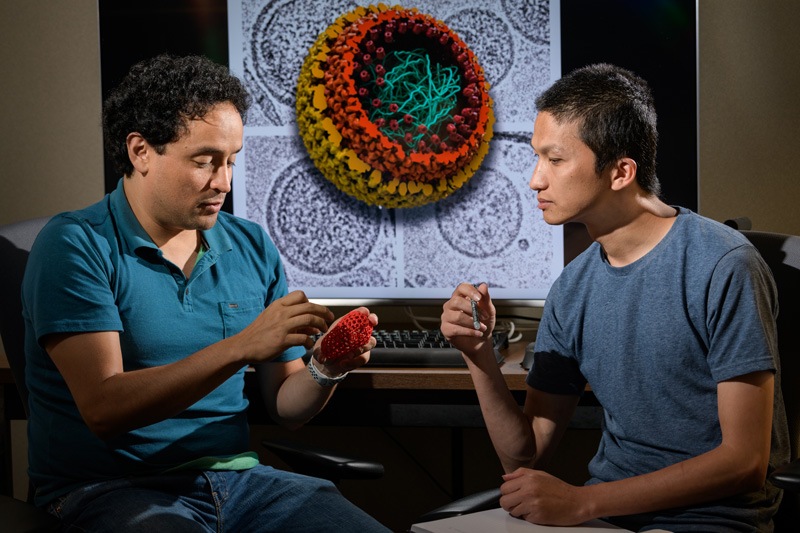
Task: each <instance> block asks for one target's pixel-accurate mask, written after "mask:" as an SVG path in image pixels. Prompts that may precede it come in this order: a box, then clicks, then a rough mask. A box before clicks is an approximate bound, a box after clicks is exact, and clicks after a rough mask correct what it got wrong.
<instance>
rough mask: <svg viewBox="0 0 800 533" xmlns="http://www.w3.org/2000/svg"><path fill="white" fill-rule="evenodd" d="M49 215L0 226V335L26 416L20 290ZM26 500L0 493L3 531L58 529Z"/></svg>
mask: <svg viewBox="0 0 800 533" xmlns="http://www.w3.org/2000/svg"><path fill="white" fill-rule="evenodd" d="M48 220H50V217H42V218H34V219H30V220H25V221H22V222H15V223H13V224H7V225H5V226H0V302H2V305H0V337H2V340H3V347H4V348H5V352H6V356H7V357H8V364H9V366H10V367H11V373H12V374H13V375H14V382H15V383H16V385H17V392H18V393H19V396H20V399H21V400H22V405H23V408H24V409H25V416H28V414H29V413H28V389H27V388H26V387H25V347H24V345H25V333H24V332H25V322H24V320H23V319H22V301H21V298H20V290H21V286H22V275H23V273H24V272H25V264H26V263H27V261H28V252H29V251H30V248H31V245H32V244H33V241H34V239H35V238H36V235H38V234H39V230H41V229H42V227H43V226H44V225H45V223H47V221H48ZM31 501H32V493H31V491H30V490H29V493H28V501H27V502H23V501H21V500H17V499H15V498H12V497H10V496H5V495H0V516H2V520H3V522H4V527H7V528H8V529H7V531H19V532H30V533H40V532H41V533H45V532H49V531H58V530H59V529H61V526H60V522H59V520H58V519H56V518H55V517H54V516H52V515H50V514H48V513H46V512H45V511H43V510H41V509H39V508H38V507H36V506H34V505H33V503H30V502H31Z"/></svg>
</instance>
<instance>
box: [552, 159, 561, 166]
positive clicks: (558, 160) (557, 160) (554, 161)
mask: <svg viewBox="0 0 800 533" xmlns="http://www.w3.org/2000/svg"><path fill="white" fill-rule="evenodd" d="M550 162H551V163H552V164H554V165H555V164H556V163H560V162H561V159H555V158H550Z"/></svg>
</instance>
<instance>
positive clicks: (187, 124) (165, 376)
mask: <svg viewBox="0 0 800 533" xmlns="http://www.w3.org/2000/svg"><path fill="white" fill-rule="evenodd" d="M248 105H249V98H248V95H247V93H246V91H245V89H244V87H243V86H242V84H241V82H240V81H239V80H238V79H237V78H235V77H234V76H232V75H231V74H230V73H229V72H228V69H227V68H225V67H222V66H220V65H216V64H214V63H213V62H211V61H209V60H208V59H205V58H202V57H196V56H190V57H184V58H176V57H171V56H159V57H156V58H154V59H152V60H149V61H144V62H142V63H139V64H137V65H135V66H134V67H133V68H132V69H131V71H130V73H129V74H128V76H127V77H126V78H125V80H124V81H123V82H122V83H121V85H120V86H119V87H118V88H117V89H116V90H115V91H114V92H113V94H111V95H110V96H109V98H108V100H107V101H106V103H105V107H104V112H103V126H104V133H105V139H106V144H107V150H108V152H109V153H110V154H112V156H113V158H114V160H115V161H116V163H117V164H118V166H119V167H120V170H121V172H122V174H123V175H124V177H123V178H122V179H120V182H119V185H118V186H117V189H116V190H115V191H114V192H112V193H111V194H109V195H107V196H106V197H105V198H103V199H102V200H101V201H100V202H98V203H97V204H95V205H92V206H90V207H88V208H86V209H83V210H80V211H74V212H70V213H63V214H61V215H57V216H56V217H54V218H53V219H52V220H51V221H50V222H49V223H48V225H47V226H46V227H45V228H44V229H43V230H42V232H41V234H40V235H39V237H38V239H37V241H36V243H35V245H34V247H33V250H32V251H31V255H30V258H29V262H28V266H27V270H26V273H25V280H24V282H23V313H24V316H25V321H26V335H27V338H26V350H27V354H26V355H27V370H26V371H27V385H28V387H29V389H30V401H29V404H30V420H29V425H28V428H29V429H28V432H29V442H30V446H29V464H30V468H29V473H30V478H31V481H32V483H33V485H34V487H35V489H36V495H35V502H36V504H37V505H39V506H42V507H44V508H46V509H48V511H49V512H50V513H52V514H54V515H56V516H58V517H60V518H61V519H62V521H63V523H64V526H65V529H66V530H68V531H73V530H74V531H116V532H120V531H131V532H132V531H137V532H139V531H162V530H164V531H221V530H222V529H223V527H224V529H226V530H229V531H281V532H287V531H386V529H385V528H384V527H383V526H381V525H380V524H379V523H377V522H376V521H375V520H374V519H372V518H371V517H369V516H368V515H366V514H365V513H364V512H362V511H361V510H360V509H358V508H357V507H355V506H354V505H352V504H351V503H350V502H348V501H347V500H346V499H344V498H343V497H342V495H341V494H340V493H339V492H338V491H337V490H336V488H335V487H334V486H333V484H332V483H330V482H327V481H323V480H319V479H316V478H310V477H306V476H300V475H296V474H292V473H288V472H283V471H280V470H275V469H272V468H269V467H266V466H263V465H260V464H259V463H258V458H257V456H256V454H255V453H254V452H251V451H249V428H248V424H247V415H246V410H247V406H248V400H247V398H246V397H245V396H244V394H243V393H242V389H243V385H244V381H243V380H244V372H245V369H246V368H247V367H249V366H254V367H255V368H256V372H257V376H258V381H259V384H260V386H261V390H262V395H263V399H264V402H265V404H266V407H267V410H268V411H269V413H270V414H271V416H272V417H273V418H274V419H275V420H276V421H277V422H278V423H280V424H282V425H284V426H286V427H289V428H295V427H299V426H301V425H303V424H304V423H305V422H307V421H308V420H309V419H311V418H312V417H313V416H314V415H316V414H317V413H318V412H319V411H320V410H321V409H322V408H323V407H324V406H325V404H326V402H327V401H328V399H329V398H330V396H331V394H332V393H333V390H334V389H335V385H336V383H338V382H340V381H341V380H342V379H343V378H344V376H345V375H346V373H347V372H348V371H350V370H353V369H355V368H357V367H359V366H361V365H363V364H364V363H365V362H366V361H367V360H368V359H369V349H370V348H372V346H374V342H375V341H374V340H370V342H369V343H368V344H366V345H364V346H361V347H359V348H357V349H356V350H354V352H352V353H350V354H347V355H345V356H344V357H342V358H340V359H337V360H335V361H331V360H325V358H324V357H323V356H322V355H321V354H320V353H319V349H318V347H314V357H313V358H312V359H311V361H310V362H309V366H308V368H307V367H306V365H305V364H304V363H303V360H302V358H301V356H302V355H303V354H304V353H305V348H304V347H311V345H312V340H311V338H310V337H309V335H311V334H316V333H319V332H323V331H326V330H327V328H328V326H327V323H328V322H330V321H331V320H333V315H332V313H331V312H330V311H329V310H328V309H327V308H325V307H323V306H320V305H316V304H313V303H311V302H309V301H308V300H307V299H306V297H305V295H304V294H303V293H302V292H299V291H296V292H292V293H290V294H287V292H288V291H287V285H286V279H285V277H284V273H283V269H282V267H281V262H280V259H279V257H278V252H277V250H276V248H275V246H274V245H273V244H272V242H271V241H270V239H269V237H268V236H267V235H266V233H265V232H264V231H263V229H261V228H260V227H259V226H258V225H256V224H254V223H251V222H248V221H245V220H242V219H239V218H236V217H234V216H232V215H230V214H228V213H225V212H222V211H221V207H222V204H223V201H224V199H225V196H226V194H227V193H228V192H229V191H230V190H231V177H232V172H233V165H234V162H235V160H236V155H237V153H238V152H239V151H240V150H241V149H242V141H243V135H242V133H243V124H244V120H245V115H246V112H247V108H248ZM359 311H360V312H361V313H363V314H365V315H367V316H368V317H369V320H370V321H371V322H372V323H373V324H377V317H376V316H375V315H374V314H370V313H369V311H368V310H367V309H366V308H360V309H359Z"/></svg>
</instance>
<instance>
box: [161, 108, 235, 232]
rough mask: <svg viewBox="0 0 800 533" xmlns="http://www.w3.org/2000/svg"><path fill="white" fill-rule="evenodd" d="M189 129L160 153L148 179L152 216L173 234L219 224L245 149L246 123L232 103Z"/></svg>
mask: <svg viewBox="0 0 800 533" xmlns="http://www.w3.org/2000/svg"><path fill="white" fill-rule="evenodd" d="M187 126H188V128H187V131H186V132H185V133H184V134H183V135H182V136H181V137H180V138H179V139H178V140H177V141H175V142H173V143H169V144H167V145H166V150H165V152H164V154H162V155H159V154H154V156H153V158H152V159H151V167H150V172H149V173H148V174H150V175H149V176H148V177H147V191H148V198H149V205H150V208H149V211H150V216H151V217H152V219H153V221H154V222H156V223H157V224H158V225H160V226H161V227H163V228H165V229H167V230H170V231H175V230H178V231H181V230H197V229H201V230H204V229H209V228H211V227H212V226H213V225H214V223H215V222H216V221H217V214H218V213H219V211H220V209H221V208H222V203H223V201H224V200H225V195H226V194H227V193H228V192H229V191H230V190H231V179H232V177H233V163H234V161H235V160H236V154H237V153H238V152H239V151H240V150H241V149H242V132H243V126H242V119H241V117H240V116H239V113H238V112H237V111H236V108H235V107H234V106H233V104H231V103H229V102H225V103H221V104H217V105H216V106H215V107H214V108H212V110H211V111H210V112H209V113H207V114H206V116H205V117H203V118H198V119H194V120H190V121H189V122H188V125H187Z"/></svg>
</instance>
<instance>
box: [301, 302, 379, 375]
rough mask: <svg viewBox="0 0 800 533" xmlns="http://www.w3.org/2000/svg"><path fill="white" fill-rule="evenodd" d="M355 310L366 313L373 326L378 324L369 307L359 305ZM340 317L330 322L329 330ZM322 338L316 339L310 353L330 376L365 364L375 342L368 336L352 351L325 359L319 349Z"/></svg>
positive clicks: (376, 317)
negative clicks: (363, 342) (365, 340)
mask: <svg viewBox="0 0 800 533" xmlns="http://www.w3.org/2000/svg"><path fill="white" fill-rule="evenodd" d="M356 311H358V312H359V313H361V314H363V315H366V316H367V318H368V319H369V323H370V324H371V325H372V327H373V328H374V327H375V326H377V325H378V316H377V315H376V314H375V313H370V312H369V309H367V308H366V307H359V308H358V309H356ZM341 319H342V317H339V318H337V319H336V322H334V323H333V324H331V326H330V328H329V330H330V329H333V328H334V327H335V326H336V324H337V323H338V322H339V321H340V320H341ZM322 338H323V337H320V338H319V339H318V340H317V342H316V344H315V345H314V349H313V351H312V355H313V357H314V359H316V360H317V361H319V362H320V363H321V364H322V366H323V367H324V370H323V371H324V372H325V373H326V374H328V375H329V376H331V377H334V376H340V375H342V374H344V373H345V372H350V371H351V370H355V369H356V368H359V367H361V366H364V365H365V364H367V361H369V351H370V350H371V349H373V348H374V347H375V345H376V344H377V341H376V340H375V337H370V338H369V341H368V342H367V344H364V345H363V346H359V347H358V348H356V349H355V350H353V351H352V352H350V353H348V354H345V355H343V356H341V357H337V358H336V359H326V358H325V357H324V356H323V355H322V351H321V349H320V346H321V344H322ZM321 370H322V369H321Z"/></svg>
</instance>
